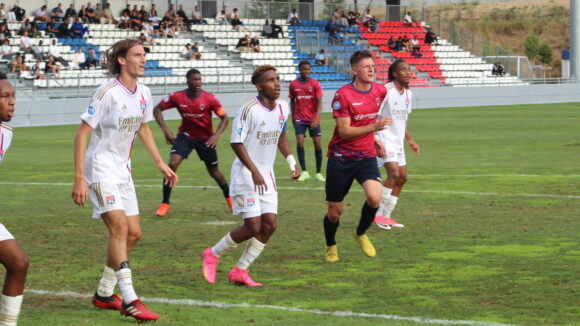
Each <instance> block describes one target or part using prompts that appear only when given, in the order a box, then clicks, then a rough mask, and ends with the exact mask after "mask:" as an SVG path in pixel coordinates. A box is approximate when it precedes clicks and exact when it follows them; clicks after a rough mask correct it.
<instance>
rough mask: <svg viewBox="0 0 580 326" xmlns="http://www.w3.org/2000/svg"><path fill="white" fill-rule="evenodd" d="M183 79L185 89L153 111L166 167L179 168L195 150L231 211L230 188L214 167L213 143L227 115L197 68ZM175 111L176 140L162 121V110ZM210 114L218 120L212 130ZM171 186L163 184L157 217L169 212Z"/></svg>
mask: <svg viewBox="0 0 580 326" xmlns="http://www.w3.org/2000/svg"><path fill="white" fill-rule="evenodd" d="M185 78H186V79H187V89H184V90H182V91H178V92H175V93H172V94H171V95H169V96H167V97H166V98H165V99H163V100H162V101H161V102H159V104H157V106H155V109H154V110H153V115H154V116H155V120H157V123H158V124H159V127H161V130H162V131H163V135H164V136H165V140H167V143H168V144H171V145H172V147H171V151H170V156H169V167H170V168H171V169H172V170H173V171H177V168H179V166H180V165H181V162H183V160H184V159H187V157H188V156H189V154H190V153H191V152H192V151H193V150H194V149H195V151H196V152H197V156H198V157H199V158H200V160H202V161H203V162H204V163H205V167H206V169H207V172H208V173H209V175H210V176H211V177H212V178H213V179H214V180H215V181H216V183H217V184H218V186H219V187H220V188H221V190H222V193H223V195H224V198H225V199H226V203H227V204H228V207H229V208H230V210H231V209H232V198H231V197H230V188H229V186H228V182H227V181H226V178H225V176H224V174H223V173H222V172H221V171H220V170H219V168H218V156H217V151H216V147H217V143H218V140H219V137H220V136H221V135H222V133H223V132H224V130H225V129H226V127H227V125H228V115H227V113H226V111H225V110H224V108H223V106H222V105H221V103H220V102H219V101H218V100H217V99H216V98H215V96H214V95H213V94H210V93H208V92H206V91H204V90H203V89H202V88H201V86H202V81H201V73H200V72H199V70H197V69H190V70H189V71H188V72H187V74H186V75H185ZM173 108H177V110H178V111H179V114H180V115H181V125H180V126H179V131H178V133H177V138H176V137H175V136H174V135H173V133H172V132H171V130H170V129H169V127H168V126H167V124H165V120H164V119H163V114H162V111H165V110H169V109H173ZM212 113H215V114H216V115H217V116H218V117H219V118H220V120H221V121H220V124H219V125H218V127H217V129H216V131H215V132H214V131H213V127H212ZM170 196H171V187H170V186H169V185H167V184H164V185H163V200H162V202H161V205H160V206H159V209H157V216H159V217H163V216H165V215H166V214H167V212H168V211H169V208H170V205H169V197H170Z"/></svg>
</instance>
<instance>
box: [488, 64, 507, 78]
mask: <svg viewBox="0 0 580 326" xmlns="http://www.w3.org/2000/svg"><path fill="white" fill-rule="evenodd" d="M491 74H492V75H494V76H503V75H505V68H504V66H503V65H502V64H501V62H499V61H498V62H496V63H494V64H493V68H492V69H491Z"/></svg>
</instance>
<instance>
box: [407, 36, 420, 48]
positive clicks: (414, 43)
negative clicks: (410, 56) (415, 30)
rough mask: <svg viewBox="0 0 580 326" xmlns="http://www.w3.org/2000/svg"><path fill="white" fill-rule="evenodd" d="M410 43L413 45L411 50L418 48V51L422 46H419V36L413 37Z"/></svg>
mask: <svg viewBox="0 0 580 326" xmlns="http://www.w3.org/2000/svg"><path fill="white" fill-rule="evenodd" d="M409 44H410V45H411V51H412V50H413V49H415V48H416V49H417V51H419V49H420V47H419V39H417V36H415V37H413V38H412V39H410V40H409Z"/></svg>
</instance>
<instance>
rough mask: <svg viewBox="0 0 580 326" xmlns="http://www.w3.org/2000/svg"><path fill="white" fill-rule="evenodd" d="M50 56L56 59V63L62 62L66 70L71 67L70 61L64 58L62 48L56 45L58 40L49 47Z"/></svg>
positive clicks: (53, 41)
mask: <svg viewBox="0 0 580 326" xmlns="http://www.w3.org/2000/svg"><path fill="white" fill-rule="evenodd" d="M48 55H51V56H52V57H53V58H54V61H56V62H60V64H61V65H63V66H64V67H65V68H68V67H69V66H70V65H69V63H68V61H67V60H66V59H65V58H64V57H63V56H62V54H61V52H60V47H59V46H58V44H57V43H56V40H55V39H53V40H52V42H51V43H50V45H49V46H48Z"/></svg>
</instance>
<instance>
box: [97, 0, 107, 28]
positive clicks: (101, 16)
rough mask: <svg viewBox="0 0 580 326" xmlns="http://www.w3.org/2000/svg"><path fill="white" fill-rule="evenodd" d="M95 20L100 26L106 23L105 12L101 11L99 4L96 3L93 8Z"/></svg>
mask: <svg viewBox="0 0 580 326" xmlns="http://www.w3.org/2000/svg"><path fill="white" fill-rule="evenodd" d="M95 19H98V21H99V23H100V24H105V23H106V22H107V20H106V18H105V10H103V8H102V7H101V4H100V3H97V4H96V7H95Z"/></svg>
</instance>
